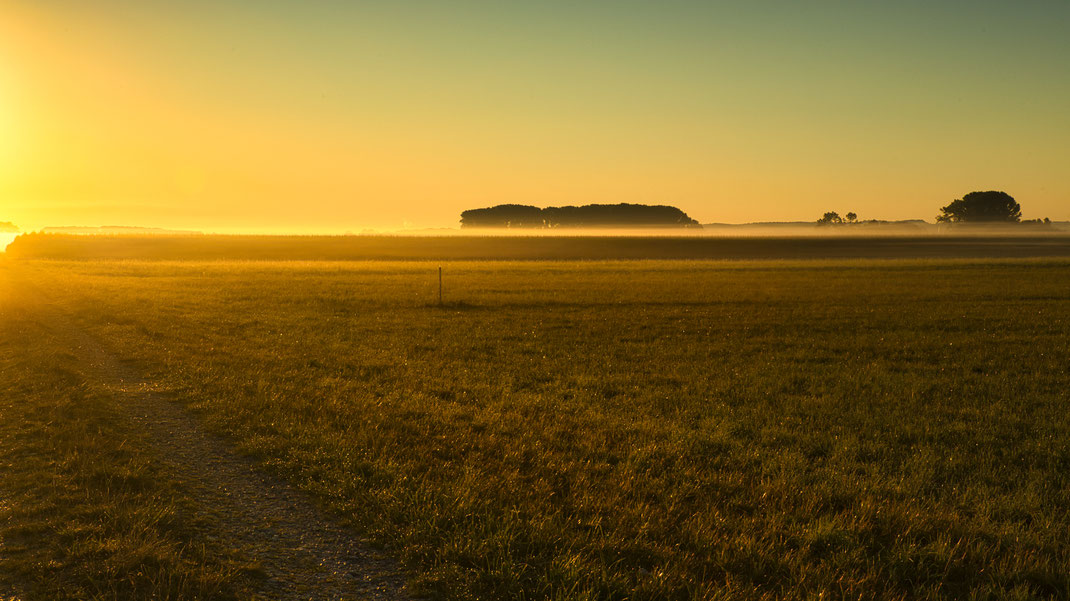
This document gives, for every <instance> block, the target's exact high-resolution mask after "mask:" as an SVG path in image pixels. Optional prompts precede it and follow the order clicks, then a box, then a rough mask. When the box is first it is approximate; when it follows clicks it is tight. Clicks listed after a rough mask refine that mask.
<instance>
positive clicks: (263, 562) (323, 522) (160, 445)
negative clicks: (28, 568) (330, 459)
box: [0, 307, 412, 601]
mask: <svg viewBox="0 0 1070 601" xmlns="http://www.w3.org/2000/svg"><path fill="white" fill-rule="evenodd" d="M41 310H42V311H47V312H48V313H49V315H48V319H47V320H45V323H47V324H48V325H49V328H50V329H51V330H53V332H54V333H55V334H56V335H57V336H59V337H63V338H66V339H68V340H70V342H71V347H70V350H71V352H72V353H73V354H74V355H75V356H77V357H78V358H79V359H81V360H82V361H83V362H84V363H85V364H86V366H87V370H88V375H89V377H90V378H92V379H93V380H95V381H96V382H97V383H98V384H100V385H101V386H103V387H104V388H105V389H106V390H108V391H109V392H110V393H111V394H113V395H114V396H115V398H116V400H117V401H118V403H117V404H118V406H120V407H122V408H123V409H124V410H125V413H126V416H127V417H128V418H129V419H130V420H131V421H132V422H133V423H134V425H135V427H136V428H137V429H138V430H139V431H140V432H142V433H144V434H145V435H146V436H145V438H146V439H147V440H148V442H149V444H150V445H151V446H152V448H153V450H155V451H156V452H157V453H158V454H159V456H160V457H163V458H164V461H166V463H167V464H168V465H167V467H168V468H169V470H170V472H171V473H172V474H174V477H175V478H176V479H178V480H179V481H181V482H182V484H183V486H185V487H187V489H188V490H189V492H190V494H191V495H192V496H193V497H194V498H195V499H197V500H198V501H199V507H200V508H201V509H200V511H201V512H202V515H198V516H195V517H197V518H202V519H204V521H205V522H206V523H207V524H208V525H209V527H210V531H208V532H206V533H205V534H206V537H208V538H211V537H216V538H217V539H221V541H222V542H223V543H224V544H226V545H228V546H231V547H236V548H238V549H239V550H240V551H241V552H242V553H243V554H244V555H245V556H246V557H248V558H250V559H251V560H253V561H255V562H257V563H258V565H259V567H260V569H261V572H262V574H263V576H264V577H263V578H260V579H257V580H256V582H255V586H256V590H255V592H256V593H257V594H258V595H259V596H261V597H263V598H264V599H271V600H278V601H287V600H296V599H303V600H308V599H316V600H319V599H376V600H401V599H411V598H412V596H411V595H410V594H409V593H408V592H407V590H406V589H405V587H404V583H403V580H402V578H401V577H400V572H399V571H398V568H397V566H396V564H394V563H393V562H392V561H391V560H389V559H387V558H385V557H383V556H382V555H380V554H378V553H376V552H374V551H372V550H371V549H370V548H369V547H368V544H367V543H366V542H365V541H363V540H361V539H360V538H359V537H357V536H356V535H354V534H353V533H352V532H350V531H348V530H346V529H344V528H342V527H341V526H339V525H338V524H337V523H335V522H334V521H333V520H332V519H331V518H330V517H329V516H328V515H327V514H326V513H325V512H324V511H323V510H321V509H320V508H319V507H317V506H316V505H315V504H314V503H313V502H312V500H311V498H310V497H309V496H308V495H307V494H305V493H303V492H301V491H299V490H297V489H295V488H293V487H292V486H289V485H288V484H286V483H285V482H282V481H280V480H278V479H277V478H274V477H272V476H270V475H268V474H265V473H264V472H263V471H261V470H260V469H258V468H257V465H256V462H255V461H254V460H252V459H249V458H246V457H242V456H239V455H238V454H236V453H235V452H234V451H233V450H232V448H231V447H230V445H229V444H228V443H227V442H225V441H224V440H222V439H220V438H219V437H217V436H214V435H212V434H210V433H208V432H206V431H205V430H204V428H203V427H202V425H201V424H200V423H199V422H198V419H197V418H196V417H195V416H194V415H192V414H190V413H189V412H188V411H187V410H186V409H185V408H184V407H183V406H182V405H181V404H180V403H178V402H177V399H175V398H173V397H172V395H169V394H168V393H166V392H162V391H160V390H157V389H156V387H155V386H154V384H153V382H151V381H147V380H146V379H145V378H144V377H143V376H142V375H141V374H140V373H139V372H138V370H137V369H136V368H135V367H134V366H133V365H131V364H129V363H125V362H123V361H121V360H120V359H119V358H117V357H116V356H115V355H113V354H111V353H109V352H108V351H107V350H106V349H105V348H104V346H103V345H102V344H101V343H100V342H99V341H98V340H95V339H94V338H93V337H92V336H90V335H89V334H87V333H85V332H83V331H81V330H80V329H78V328H76V327H74V326H73V325H72V324H71V323H70V321H69V320H68V319H67V318H66V317H65V316H64V315H63V314H62V312H61V311H60V310H59V309H56V308H54V307H53V308H48V307H41ZM2 596H3V591H0V599H2Z"/></svg>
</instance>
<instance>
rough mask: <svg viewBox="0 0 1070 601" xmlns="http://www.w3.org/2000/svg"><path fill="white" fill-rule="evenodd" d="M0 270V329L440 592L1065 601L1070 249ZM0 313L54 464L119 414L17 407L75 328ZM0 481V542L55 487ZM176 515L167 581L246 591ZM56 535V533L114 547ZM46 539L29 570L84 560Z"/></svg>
mask: <svg viewBox="0 0 1070 601" xmlns="http://www.w3.org/2000/svg"><path fill="white" fill-rule="evenodd" d="M410 258H418V257H417V256H414V257H410ZM439 266H442V267H443V268H444V273H445V302H444V304H442V305H439V304H438V302H437V268H438V267H439ZM0 274H2V276H3V278H4V281H5V282H6V286H7V287H8V290H7V301H6V307H5V309H4V319H5V320H6V321H8V322H10V321H11V320H12V319H13V317H12V315H14V313H13V311H14V309H12V307H17V308H18V311H19V312H20V313H19V315H22V316H23V317H20V318H19V319H20V320H23V322H24V323H26V321H25V317H24V316H25V315H33V314H35V312H36V314H38V318H37V319H38V321H39V322H41V323H43V324H44V325H43V326H41V327H43V328H45V327H46V326H47V324H48V323H49V317H48V315H49V314H50V313H49V312H52V313H51V314H62V315H63V319H65V320H68V321H67V323H69V324H70V325H71V326H72V327H74V328H76V329H77V330H78V331H79V332H81V333H82V335H86V336H92V337H93V338H94V339H96V340H99V341H100V342H101V344H102V345H104V346H105V347H106V348H107V349H108V351H109V352H110V353H113V354H114V355H115V356H117V357H119V358H121V359H122V360H123V361H125V362H128V363H129V364H131V365H134V366H136V369H137V370H138V371H139V372H141V373H142V374H144V376H145V377H146V378H148V379H150V380H151V381H153V382H154V383H155V386H156V387H157V388H159V389H162V390H166V391H168V392H169V393H170V394H173V395H174V398H176V399H180V400H181V402H183V403H185V404H186V405H187V406H188V408H189V410H190V411H192V412H194V413H195V415H196V416H197V417H198V419H199V420H201V421H202V422H203V424H204V426H205V427H206V428H208V429H210V430H212V431H214V432H217V433H219V434H220V435H222V436H225V437H226V438H227V439H228V440H231V441H233V444H234V445H235V446H236V447H237V448H238V449H239V450H240V451H241V452H242V453H244V454H247V455H249V456H251V457H254V458H255V459H256V460H257V461H258V462H260V463H261V464H262V465H263V466H264V469H266V470H269V471H270V472H271V473H273V474H276V475H279V476H280V477H282V478H284V479H285V480H286V481H288V482H291V483H293V484H294V485H296V486H299V487H300V488H302V489H303V490H306V491H308V492H309V493H310V494H312V495H313V496H314V498H316V499H318V500H319V502H320V503H322V504H323V505H324V506H325V507H327V508H329V509H330V511H331V512H332V515H335V516H337V518H338V519H339V520H340V521H342V522H344V523H345V524H346V525H347V526H348V527H349V528H351V529H352V531H353V532H355V533H360V534H361V535H364V536H368V537H371V538H372V539H373V540H375V541H377V542H378V544H380V545H381V546H382V547H383V548H384V549H385V550H386V551H387V552H388V553H389V554H390V555H391V556H393V557H395V558H397V560H398V561H399V562H400V564H401V566H402V568H403V570H404V572H405V574H406V578H408V579H409V581H410V583H411V585H412V587H413V590H415V591H416V592H418V593H419V594H421V595H424V596H426V597H428V598H432V599H577V600H578V599H620V600H623V599H635V600H643V599H650V600H654V599H818V598H833V599H1008V598H1010V599H1058V598H1067V597H1070V542H1068V541H1070V512H1068V511H1067V510H1068V509H1070V411H1068V410H1067V409H1068V402H1070V393H1068V392H1067V391H1068V390H1070V261H1067V260H1066V259H1063V258H1042V259H1037V258H1033V259H1013V260H999V259H979V258H972V259H949V258H938V259H892V260H856V259H850V260H848V259H841V260H829V259H823V260H812V261H773V260H763V261H722V260H661V261H642V260H628V261H605V260H589V261H580V262H577V261H494V262H480V261H468V262H466V261H445V262H434V263H431V262H426V261H419V260H409V261H404V262H398V261H317V262H311V261H309V262H300V261H287V262H270V261H257V262H254V261H225V260H215V261H132V260H111V261H62V260H43V259H37V260H30V259H19V260H16V259H14V258H11V257H9V258H8V259H6V260H4V261H2V262H0ZM12 299H14V300H12ZM31 321H32V320H31ZM6 327H7V330H6V331H5V332H4V338H3V341H2V344H3V345H4V347H3V348H4V349H5V354H4V355H3V360H4V361H5V364H4V369H5V372H4V373H5V379H6V380H7V382H6V383H5V386H7V387H8V389H7V394H8V396H7V397H6V398H7V399H8V400H7V402H6V403H5V404H3V405H0V413H2V414H3V415H2V416H0V417H3V420H2V421H3V423H4V424H5V426H4V428H5V429H6V430H3V431H10V433H9V435H7V437H6V438H4V437H0V442H3V444H5V445H7V447H6V448H7V449H8V450H9V452H10V451H11V450H19V449H22V452H23V455H25V456H30V457H39V456H40V454H41V453H42V452H44V451H41V450H37V451H32V449H31V450H29V451H27V450H26V449H27V448H30V447H32V445H34V444H36V445H41V444H44V443H42V442H41V441H40V440H38V439H36V438H33V437H32V436H30V434H28V432H29V433H32V432H38V433H39V432H41V431H42V430H41V429H40V428H41V427H43V426H39V425H35V424H37V423H44V424H47V427H48V428H53V429H57V428H59V429H64V428H72V427H74V426H73V425H72V424H74V423H85V420H86V419H87V418H86V417H85V416H84V415H82V416H81V417H79V415H80V414H79V411H81V412H82V413H84V412H87V411H88V412H90V413H92V415H94V416H101V415H103V416H105V417H106V416H108V415H111V414H112V413H113V412H114V408H113V407H109V405H108V403H109V400H108V398H107V397H106V396H100V395H96V394H94V389H93V383H92V382H91V381H82V380H74V381H71V382H68V383H67V384H63V385H64V386H72V387H74V388H75V389H77V390H80V391H82V392H81V393H80V394H81V395H82V396H77V395H71V394H69V393H66V392H63V391H62V390H61V391H52V392H49V393H48V394H44V393H39V392H35V393H33V394H34V396H33V398H34V399H35V401H34V402H35V403H38V404H47V403H48V402H50V401H51V402H53V403H55V404H56V406H55V407H54V408H52V409H47V410H46V409H37V411H39V412H40V411H47V412H48V417H47V419H45V418H39V419H38V420H37V421H36V422H30V421H25V420H26V419H27V418H26V417H25V412H26V411H27V410H26V409H25V408H23V407H21V406H20V404H19V403H17V402H12V401H11V399H13V398H30V392H28V391H34V390H38V389H41V388H42V387H44V389H45V390H46V392H48V391H47V388H48V387H49V386H56V385H57V384H56V382H57V381H60V380H56V377H57V376H56V375H55V374H56V373H66V372H63V371H62V370H61V371H60V372H57V371H56V370H55V369H53V368H45V367H41V365H42V364H41V363H40V362H34V361H30V362H27V361H26V360H25V357H26V355H27V353H29V352H31V351H30V350H27V349H32V352H33V353H37V354H44V355H46V356H49V357H59V359H57V360H59V361H65V362H70V361H72V359H71V357H70V356H69V353H68V351H66V350H65V349H67V348H68V347H70V344H71V342H70V340H67V341H65V340H64V339H63V336H64V332H65V331H66V329H65V328H61V329H53V330H51V334H50V335H48V336H45V335H42V336H40V337H37V338H33V339H32V340H33V343H32V344H31V343H28V342H27V340H28V338H27V335H23V336H22V338H18V337H17V336H15V334H12V333H11V328H12V327H13V326H11V325H10V323H9V324H8V325H7V326H6ZM46 329H47V328H46ZM20 339H21V340H22V341H23V342H22V343H21V346H13V345H15V342H13V341H16V340H20ZM65 353H68V354H65ZM64 369H67V370H76V369H77V368H76V367H75V366H68V367H67V368H64ZM9 374H11V375H9ZM68 380H70V378H68ZM68 380H62V381H60V382H61V384H62V382H67V381H68ZM12 394H15V395H16V396H11V395H12ZM83 397H85V398H83ZM90 398H91V399H94V400H92V401H90V400H88V399H90ZM91 402H92V403H96V404H95V405H92V404H90V405H87V403H91ZM111 402H115V401H114V400H113V401H111ZM93 419H98V417H93ZM100 419H103V418H100ZM68 422H69V423H68ZM105 422H106V424H111V425H107V426H106V428H105V426H99V428H105V429H104V430H102V431H103V432H107V431H109V430H107V428H113V429H122V428H128V426H124V425H123V424H122V423H121V420H118V421H117V420H114V419H111V418H108V419H106V420H105ZM93 423H95V422H93ZM94 427H97V426H94ZM20 429H21V432H18V431H19V430H20ZM80 436H81V437H80V438H79V437H72V438H71V440H72V442H71V443H70V444H69V445H68V446H67V447H62V448H60V449H59V450H55V449H53V450H51V451H49V452H51V453H59V454H64V453H76V452H77V453H83V452H89V451H84V450H82V448H81V447H79V444H80V445H82V446H87V445H88V446H87V448H90V451H92V452H95V453H97V454H98V455H100V456H102V457H104V458H103V459H101V460H100V462H103V463H104V464H105V465H112V464H115V463H116V462H118V461H120V460H121V461H127V462H130V461H136V462H142V464H144V465H145V466H147V467H145V468H144V469H159V468H154V467H152V466H153V465H154V459H153V454H152V453H150V452H148V451H144V450H143V447H144V445H143V444H142V443H139V442H138V440H139V439H138V436H136V435H126V434H124V435H121V436H120V437H125V438H126V442H125V446H123V447H122V449H121V453H120V454H121V457H119V458H118V459H116V458H115V457H114V456H113V455H114V453H116V452H119V451H116V450H114V449H108V448H105V449H96V450H95V451H94V450H93V449H95V448H96V447H93V445H97V447H99V446H100V444H103V443H100V442H99V441H98V442H93V441H94V440H97V438H96V437H93V436H91V435H88V434H83V435H80ZM27 437H29V438H27ZM105 438H107V436H106V437H105ZM34 440H37V442H33V441H34ZM79 441H80V442H79ZM20 461H21V460H20ZM9 463H10V466H9V467H8V468H7V469H8V472H9V473H10V472H11V470H13V469H15V464H16V463H19V464H20V465H24V466H26V467H24V468H22V469H23V473H24V476H23V478H24V479H23V480H19V481H15V480H12V479H11V478H9V481H8V482H5V486H6V490H5V492H4V494H5V496H6V498H5V499H0V511H3V507H2V506H3V505H4V503H5V502H6V505H7V509H6V514H7V515H8V516H9V519H8V522H7V524H8V525H7V526H2V524H3V523H4V522H0V537H3V538H0V540H7V541H11V540H12V538H13V536H14V534H12V532H15V533H16V534H17V530H18V528H24V527H26V523H28V522H27V521H28V520H30V518H29V517H19V516H26V515H28V514H29V509H27V507H29V505H28V504H30V503H32V502H34V501H33V499H34V495H35V494H36V495H38V496H40V495H41V494H44V493H42V492H40V491H38V492H33V491H34V490H35V489H34V488H33V487H34V486H35V485H34V484H33V483H32V482H29V481H26V480H25V472H26V470H29V469H31V467H32V469H45V468H41V467H33V466H37V464H31V463H25V464H22V463H20V462H17V461H9ZM139 465H141V464H139ZM48 469H52V470H56V469H58V468H56V467H55V466H53V467H51V468H48ZM83 469H86V468H83ZM138 469H141V468H138ZM70 470H74V471H73V472H70V473H74V474H77V468H69V470H68V471H70ZM65 473H66V472H65ZM72 477H74V476H72ZM154 481H158V482H163V483H164V484H159V486H161V487H163V489H162V490H163V491H164V492H166V491H175V490H177V491H178V492H172V493H170V494H173V495H177V497H176V498H177V500H174V501H173V503H176V504H178V505H181V503H185V502H196V499H183V498H181V497H182V494H183V493H182V492H181V491H182V488H181V486H178V487H177V488H175V487H168V485H167V484H166V482H167V476H166V474H161V475H160V477H159V479H158V480H154ZM88 482H90V484H92V483H93V482H97V480H92V479H90V480H89V481H88ZM71 486H73V487H75V488H74V489H73V490H77V487H78V486H88V485H85V484H81V485H79V484H74V485H71ZM153 486H156V485H153ZM67 490H68V492H70V490H72V489H69V488H68V489H67ZM12 491H14V492H12ZM19 491H21V492H19ZM27 491H29V492H27ZM164 492H161V491H160V490H156V489H155V488H153V487H152V486H150V485H148V484H145V483H142V484H140V485H139V486H138V487H135V489H134V490H133V491H132V492H130V493H129V494H137V495H150V496H152V497H153V498H160V495H163V494H164ZM185 494H188V493H185ZM74 496H75V495H74V494H73V493H72V500H68V501H65V502H64V503H62V504H60V505H61V506H62V507H69V506H70V504H71V503H75V500H73V499H74ZM165 496H166V495H165ZM101 498H102V497H100V495H97V496H93V497H92V499H93V503H101V502H104V501H101V500H100V499H101ZM27 499H28V500H27ZM171 502H172V501H169V503H171ZM87 503H88V501H87ZM136 505H137V504H136V503H135V504H133V505H131V504H129V503H128V504H127V505H125V506H127V507H131V506H136ZM57 511H58V510H57ZM65 511H70V510H69V509H67V510H65ZM131 511H133V510H132V509H131ZM176 515H179V516H180V515H181V513H180V512H179V513H178V514H176ZM11 516H15V517H11ZM0 517H2V516H0ZM53 518H54V516H53ZM33 519H34V520H37V523H40V520H41V519H42V518H41V517H40V516H38V517H36V518H33ZM175 520H178V518H175ZM179 521H180V520H179ZM94 523H97V522H94ZM160 523H161V520H157V521H156V522H153V524H154V525H153V526H152V528H150V530H151V533H152V536H151V537H148V536H146V537H145V538H146V540H147V541H148V542H147V543H146V544H147V545H149V546H153V545H157V546H159V545H162V546H165V547H167V548H174V549H177V550H175V551H173V552H172V553H170V554H164V555H163V557H162V558H161V559H158V560H157V561H156V563H154V564H153V565H154V566H157V568H158V569H161V570H162V569H164V568H166V570H169V571H168V573H173V574H177V576H173V577H172V580H174V581H178V582H181V583H183V584H182V586H183V587H186V588H183V589H180V591H190V590H197V591H202V592H203V591H208V592H205V593H203V594H205V595H208V596H212V595H217V594H218V595H224V596H237V597H241V596H242V595H243V594H244V593H243V591H244V590H245V588H244V586H245V585H244V584H243V582H245V581H246V580H247V579H248V578H250V576H249V574H248V573H247V570H243V569H241V566H242V565H243V564H242V562H243V561H244V560H245V558H242V557H235V556H233V554H231V555H228V554H227V551H226V549H217V548H215V547H213V546H212V544H210V543H206V544H205V545H202V546H192V547H180V546H174V544H173V541H174V540H178V539H181V533H182V530H181V528H180V526H181V524H180V523H179V524H178V525H177V526H176V525H172V526H169V527H164V526H167V525H168V524H171V522H170V521H168V520H162V524H163V525H160ZM176 523H177V522H176ZM101 527H104V528H107V527H108V526H107V522H104V526H101ZM49 528H50V526H48V524H47V522H46V523H45V525H39V526H38V528H37V530H35V531H34V532H35V537H36V538H35V539H34V540H35V541H37V542H36V544H37V545H38V546H40V547H42V548H52V549H62V548H66V547H69V546H70V545H71V544H73V543H72V541H75V542H77V541H78V540H80V539H79V537H91V538H92V537H97V538H95V539H93V540H99V538H100V536H101V535H100V533H99V532H82V531H75V532H70V531H69V529H68V530H67V531H62V532H59V531H55V532H54V531H53V530H50V529H49ZM54 529H55V530H59V528H58V527H56V528H54ZM20 540H21V539H20ZM154 541H156V542H154ZM160 541H162V542H160ZM169 541H170V542H169ZM0 544H3V543H0ZM8 544H9V545H10V542H9V543H8ZM20 544H22V545H23V546H25V545H28V544H29V543H26V542H25V540H23V541H22V543H20ZM168 545H171V547H168ZM190 549H197V553H199V554H200V555H197V556H196V557H194V559H190V558H189V553H190V552H191V551H190ZM31 552H33V551H32V549H28V548H27V549H25V550H24V553H31ZM54 554H55V555H56V556H57V558H55V559H53V560H52V561H53V564H52V565H53V567H52V568H49V565H50V564H49V563H48V562H44V561H38V562H36V563H35V562H33V561H26V562H22V563H19V564H18V566H17V567H18V568H19V571H18V573H17V574H16V575H17V577H18V578H19V579H22V580H23V581H34V579H35V578H37V579H39V580H40V579H47V575H48V573H49V570H50V569H53V570H55V569H58V568H57V567H56V566H59V567H63V566H66V565H68V564H67V563H64V562H65V561H66V562H68V563H71V565H75V566H76V567H77V565H82V564H78V563H77V562H75V561H74V560H71V559H70V558H69V557H67V558H66V559H64V557H66V556H64V555H63V554H62V553H59V552H55V553H54ZM101 561H103V560H101ZM72 562H73V563H72ZM82 563H84V562H82ZM5 565H7V566H8V567H7V568H6V569H5ZM12 565H15V564H14V563H12V562H11V561H8V560H6V559H3V558H0V575H7V576H8V577H9V578H14V576H12V574H13V573H14V572H13V571H12V568H11V566H12ZM159 566H164V567H163V568H160V567H159ZM204 566H207V567H204ZM212 566H215V567H212ZM5 570H6V571H5ZM68 578H69V580H68V582H71V583H76V582H83V581H86V580H87V579H88V580H89V581H92V579H93V578H96V579H99V578H101V576H100V574H99V573H95V574H81V573H77V570H76V569H74V568H72V569H71V574H69V576H68ZM0 583H2V580H0ZM71 586H74V585H73V584H72V585H71ZM42 590H44V589H42ZM160 590H163V591H164V592H165V593H166V592H167V591H168V590H170V589H167V588H166V587H164V588H162V589H160ZM213 591H214V592H213ZM2 593H3V589H2V587H0V594H2ZM54 596H55V595H54ZM179 596H180V595H179ZM75 597H76V595H75ZM27 598H32V595H30V596H27ZM37 598H50V597H48V596H39V597H37ZM176 598H178V597H176Z"/></svg>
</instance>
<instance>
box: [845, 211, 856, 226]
mask: <svg viewBox="0 0 1070 601" xmlns="http://www.w3.org/2000/svg"><path fill="white" fill-rule="evenodd" d="M845 217H847V223H855V222H856V221H858V215H856V214H854V213H853V212H852V213H848V214H847V215H845Z"/></svg>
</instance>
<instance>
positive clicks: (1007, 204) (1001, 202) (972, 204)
mask: <svg viewBox="0 0 1070 601" xmlns="http://www.w3.org/2000/svg"><path fill="white" fill-rule="evenodd" d="M1021 218H1022V207H1021V206H1020V205H1019V204H1018V203H1017V202H1016V201H1015V200H1014V198H1013V197H1012V196H1011V195H1010V194H1007V193H1006V192H997V191H995V190H989V191H987V192H970V193H969V194H967V195H965V196H963V197H962V198H960V199H958V200H953V201H951V204H949V205H947V206H946V207H942V208H941V209H940V215H937V217H936V220H937V221H940V222H945V223H1018V222H1019V221H1020V220H1021Z"/></svg>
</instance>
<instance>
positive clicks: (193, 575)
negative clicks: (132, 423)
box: [0, 278, 244, 600]
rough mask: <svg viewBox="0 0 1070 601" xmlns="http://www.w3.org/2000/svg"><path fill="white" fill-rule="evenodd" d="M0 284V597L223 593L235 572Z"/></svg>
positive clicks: (234, 592)
mask: <svg viewBox="0 0 1070 601" xmlns="http://www.w3.org/2000/svg"><path fill="white" fill-rule="evenodd" d="M16 296H21V295H17V294H16V293H14V291H12V290H11V289H10V281H9V280H8V279H6V278H5V279H4V280H3V284H0V372H2V373H3V378H2V381H0V598H3V599H8V598H11V599H26V600H30V599H48V600H54V599H71V600H87V599H159V600H163V599H175V600H177V599H232V598H236V597H237V596H238V594H239V593H240V592H241V591H242V590H243V589H242V586H241V585H243V583H244V571H243V570H242V569H241V566H240V565H239V564H238V562H237V561H236V559H235V558H233V557H230V556H229V555H228V553H226V552H225V549H222V548H219V547H218V545H213V544H210V543H207V542H206V541H205V540H203V538H202V537H201V535H199V534H198V533H197V532H196V531H195V530H194V529H193V528H191V524H190V523H188V521H187V516H188V515H189V514H190V513H191V511H190V505H191V503H192V502H193V500H191V499H189V498H188V497H186V496H185V494H184V493H183V491H182V490H181V489H180V487H178V486H176V485H175V483H174V482H173V481H172V480H171V479H170V478H169V477H168V476H167V474H166V473H163V472H162V470H161V469H159V466H158V465H157V461H156V459H157V458H156V457H153V456H152V455H150V454H147V453H145V452H144V451H143V450H141V448H140V445H139V444H138V435H137V433H136V432H131V431H130V429H129V427H128V426H126V425H125V424H124V423H123V421H122V420H121V419H120V418H119V417H118V415H117V413H116V408H115V406H114V405H113V401H112V399H110V398H109V397H108V396H107V395H106V394H104V393H103V392H102V391H101V390H99V389H97V388H96V387H95V386H94V385H93V383H92V382H90V381H87V380H86V378H85V375H84V373H83V371H82V369H83V367H84V366H81V365H79V362H78V360H77V359H75V357H74V356H73V355H71V354H70V353H69V352H67V351H66V350H65V348H64V346H63V344H62V343H61V342H59V341H57V340H56V339H54V338H52V337H50V336H49V333H48V330H47V329H46V328H42V327H40V324H36V323H35V322H34V314H33V312H32V311H31V312H27V311H25V306H24V305H25V304H26V302H27V299H25V298H24V297H21V298H18V299H16V298H15V297H16Z"/></svg>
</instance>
